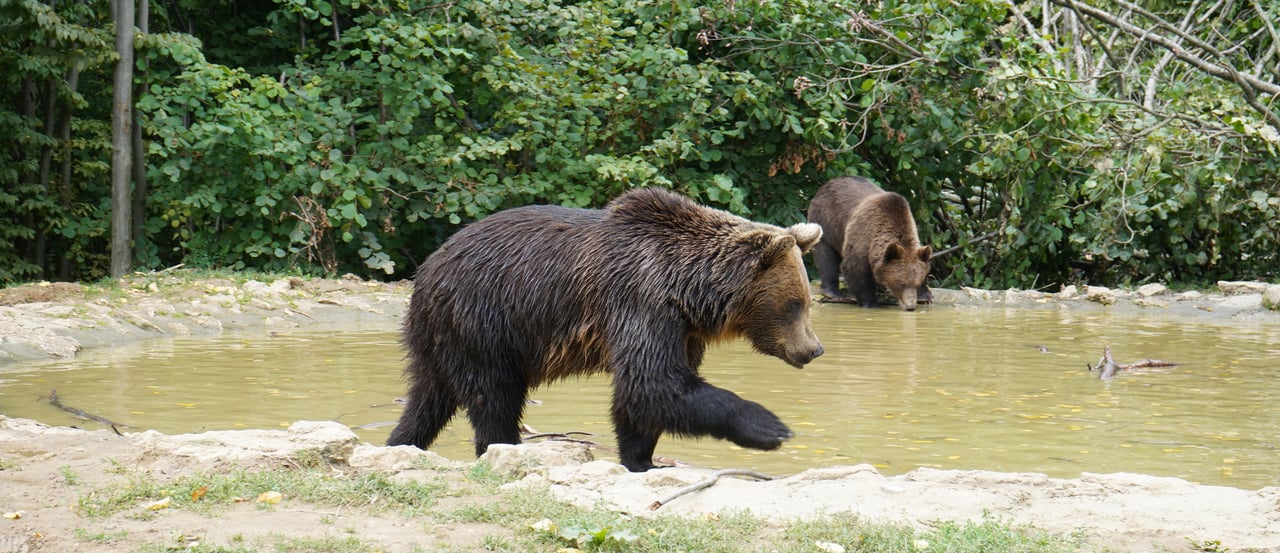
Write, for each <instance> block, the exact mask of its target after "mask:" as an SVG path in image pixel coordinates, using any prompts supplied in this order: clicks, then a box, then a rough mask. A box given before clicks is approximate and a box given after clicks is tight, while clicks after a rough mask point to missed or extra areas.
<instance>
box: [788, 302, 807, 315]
mask: <svg viewBox="0 0 1280 553" xmlns="http://www.w3.org/2000/svg"><path fill="white" fill-rule="evenodd" d="M803 310H804V302H802V301H800V300H791V301H788V302H787V313H788V314H789V315H792V316H795V315H799V314H800V312H801V311H803Z"/></svg>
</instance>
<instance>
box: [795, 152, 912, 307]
mask: <svg viewBox="0 0 1280 553" xmlns="http://www.w3.org/2000/svg"><path fill="white" fill-rule="evenodd" d="M809 221H810V222H813V223H817V224H818V225H820V226H821V227H822V240H821V241H820V242H819V243H818V245H817V246H814V248H813V261H814V264H815V265H817V268H818V278H819V279H820V280H821V281H822V293H823V294H824V295H825V296H826V297H827V298H828V299H830V300H832V301H849V299H848V297H846V296H845V295H844V294H843V293H841V292H840V277H841V276H843V277H844V285H845V287H846V288H847V289H848V290H849V292H850V293H852V295H853V297H854V298H855V300H856V301H857V302H858V304H860V305H862V306H863V307H875V306H876V305H878V303H879V302H878V301H877V300H876V285H877V284H880V285H882V286H884V287H885V288H887V289H888V290H889V292H890V293H891V294H893V296H894V297H895V298H897V300H898V304H899V305H900V306H901V307H902V308H903V309H905V310H907V311H913V310H915V308H916V304H917V303H932V302H933V293H932V292H930V291H929V287H928V286H927V285H926V283H925V280H926V279H927V278H928V276H929V258H930V257H931V256H932V255H933V248H931V247H929V246H921V245H920V238H919V236H918V235H917V234H916V221H915V218H914V217H912V215H911V206H909V205H908V204H907V199H906V198H903V197H902V195H901V194H898V193H895V192H886V191H885V190H883V189H881V188H880V187H879V186H876V185H875V183H873V182H871V181H869V180H867V179H864V178H862V177H839V178H835V179H831V180H830V181H827V183H826V184H823V185H822V188H819V189H818V193H817V194H814V196H813V200H812V201H811V202H810V203H809Z"/></svg>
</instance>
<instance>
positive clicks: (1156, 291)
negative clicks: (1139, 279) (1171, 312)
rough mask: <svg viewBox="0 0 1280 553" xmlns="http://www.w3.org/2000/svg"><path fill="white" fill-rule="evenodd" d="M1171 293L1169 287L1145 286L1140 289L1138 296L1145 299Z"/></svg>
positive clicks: (1156, 284)
mask: <svg viewBox="0 0 1280 553" xmlns="http://www.w3.org/2000/svg"><path fill="white" fill-rule="evenodd" d="M1168 293H1169V287H1168V286H1165V285H1163V284H1160V283H1152V284H1143V285H1142V286H1139V287H1138V295H1139V296H1142V297H1144V298H1149V297H1151V296H1162V295H1164V294H1168Z"/></svg>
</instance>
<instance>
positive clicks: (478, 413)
mask: <svg viewBox="0 0 1280 553" xmlns="http://www.w3.org/2000/svg"><path fill="white" fill-rule="evenodd" d="M487 384H488V385H487V386H485V387H484V388H483V389H482V390H480V391H479V392H478V393H476V394H470V395H471V396H472V397H473V398H474V399H472V400H471V401H470V402H469V403H467V418H468V419H470V420H471V428H472V429H474V430H475V434H476V438H475V439H476V457H479V456H481V455H484V452H485V451H487V450H488V449H489V445H490V444H518V443H520V417H521V416H523V415H524V403H525V400H526V399H527V396H528V393H529V387H528V386H527V385H526V384H525V383H524V382H523V381H519V380H517V379H514V378H512V379H507V378H503V379H500V380H497V381H494V382H489V383H487Z"/></svg>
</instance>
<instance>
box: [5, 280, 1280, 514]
mask: <svg viewBox="0 0 1280 553" xmlns="http://www.w3.org/2000/svg"><path fill="white" fill-rule="evenodd" d="M1155 311H1158V310H1155ZM813 320H814V327H815V329H816V331H817V332H818V335H819V337H820V338H821V339H822V341H823V344H824V345H825V347H826V351H827V353H826V355H824V356H823V357H821V358H819V359H818V360H816V361H815V362H814V363H812V364H811V365H809V366H808V367H806V368H805V369H804V370H796V369H793V368H791V367H789V366H787V365H785V364H784V363H782V362H781V361H778V360H776V359H773V358H769V357H764V356H761V355H758V354H755V353H753V352H752V351H751V350H750V348H749V347H748V346H747V345H746V344H745V343H741V342H739V343H734V344H729V345H723V346H718V347H716V348H714V349H713V350H711V351H710V352H709V353H708V356H707V362H706V364H705V365H704V367H703V374H704V376H705V377H706V378H707V379H708V380H710V381H711V382H712V383H715V384H717V385H719V386H722V387H725V388H728V389H731V390H733V391H735V392H737V393H739V394H741V395H743V396H745V397H747V398H749V399H753V400H756V401H759V402H760V403H763V404H764V405H766V406H767V407H769V408H770V409H772V410H773V411H774V412H776V413H778V415H779V416H781V417H782V419H783V420H784V421H786V422H787V423H788V424H789V425H790V426H791V427H792V429H793V430H794V431H795V432H796V434H797V436H796V437H795V438H794V439H792V440H791V441H789V442H787V443H786V444H785V445H784V446H783V448H782V449H780V450H778V451H772V452H759V451H752V450H744V449H742V448H738V447H736V446H733V445H732V444H730V443H727V442H721V441H717V440H710V439H704V440H693V439H676V438H670V437H667V438H663V440H662V441H661V442H659V444H658V451H657V453H658V455H662V456H666V457H671V458H676V459H680V460H682V461H686V462H689V463H693V464H697V465H702V466H710V467H742V468H754V469H757V470H761V471H765V472H770V473H774V474H780V475H784V474H792V473H795V472H799V471H802V470H805V469H808V468H812V467H821V466H831V465H849V464H857V463H871V464H873V465H875V466H876V467H878V468H879V469H880V471H881V472H883V473H885V474H899V473H903V472H906V471H909V470H912V469H914V468H917V467H934V468H955V469H981V470H994V471H1008V472H1043V473H1046V474H1049V475H1050V476H1057V477H1074V476H1077V475H1078V474H1079V473H1081V472H1104V473H1105V472H1137V473H1146V474H1154V475H1162V476H1177V477H1181V478H1185V479H1187V480H1190V481H1193V482H1198V483H1203V484H1220V485H1229V486H1235V487H1241V488H1246V489H1252V488H1258V487H1263V486H1269V485H1276V484H1277V483H1280V452H1277V451H1276V448H1277V447H1280V385H1277V383H1278V382H1280V325H1277V324H1274V323H1222V324H1214V323H1206V322H1205V321H1202V320H1186V319H1182V320H1179V319H1175V318H1171V317H1168V316H1166V315H1163V314H1162V313H1159V312H1153V313H1152V314H1150V315H1142V314H1139V315H1134V314H1132V313H1128V314H1124V315H1123V316H1121V315H1117V314H1115V313H1113V312H1111V311H1109V310H1075V309H1055V308H1041V309H1034V308H1033V309H1027V308H1016V309H1015V308H1005V307H1002V306H998V305H994V306H981V307H974V306H948V305H934V306H929V307H926V308H924V309H921V310H919V311H917V312H915V313H905V312H901V311H899V310H897V309H893V308H882V309H862V308H857V307H853V306H847V305H817V306H815V308H814V312H813ZM396 330H397V329H396V325H394V324H391V323H387V324H385V325H382V326H377V325H375V326H359V327H351V328H348V329H344V330H342V331H340V332H334V331H327V332H301V331H300V332H294V333H289V334H282V335H270V334H267V333H256V334H228V335H223V336H221V337H217V338H204V339H182V338H177V339H163V340H152V341H147V342H142V343H137V344H132V345H127V346H122V347H117V348H110V349H105V348H103V349H96V350H90V351H87V352H84V353H82V355H81V356H80V357H79V358H76V359H71V360H59V361H42V362H26V363H20V364H12V365H7V366H4V367H0V413H3V414H5V415H9V416H17V417H25V418H31V419H35V420H39V421H42V422H46V423H49V424H59V425H76V426H80V427H84V428H101V425H99V424H96V423H93V422H88V421H83V420H78V419H76V418H74V417H72V416H71V415H70V414H67V413H65V412H63V411H61V410H59V409H57V408H56V407H54V406H53V405H51V404H50V402H49V401H48V400H47V399H45V398H47V396H48V394H49V392H50V390H53V389H56V390H57V392H58V395H59V397H60V399H61V400H62V402H63V403H65V404H66V405H69V406H73V407H76V408H79V409H82V410H84V411H87V412H90V413H93V414H96V415H100V416H103V417H106V418H109V419H112V420H114V421H117V422H120V423H123V424H126V425H129V427H130V428H128V429H126V430H133V431H138V430H142V429H155V430H158V431H161V432H164V433H170V434H173V433H187V432H199V431H203V430H221V429H237V428H282V427H286V426H288V425H289V424H290V423H292V422H294V421H298V420H338V421H340V422H342V423H345V424H348V425H351V426H353V427H357V432H358V433H359V434H360V435H361V437H362V438H364V439H365V440H368V441H370V442H372V443H382V441H383V440H385V438H386V436H387V434H388V433H389V432H390V426H389V423H391V422H393V421H394V420H395V419H396V418H397V417H398V416H399V412H400V407H399V406H398V405H396V404H394V399H395V398H396V397H398V396H400V395H402V394H403V393H404V382H403V380H402V379H401V369H402V367H403V358H402V357H403V354H402V352H401V350H400V349H399V346H398V343H397V338H398V336H397V333H396ZM1108 345H1109V346H1111V347H1112V348H1113V350H1114V351H1115V356H1116V358H1117V361H1119V362H1128V361H1137V360H1141V359H1148V358H1156V359H1162V360H1169V361H1178V362H1180V363H1182V364H1181V365H1178V366H1176V367H1169V368H1160V369H1151V370H1148V371H1145V372H1141V373H1126V374H1122V375H1120V376H1119V377H1117V378H1115V379H1113V380H1110V381H1102V380H1099V379H1098V378H1097V376H1096V374H1095V373H1091V372H1089V371H1088V370H1087V369H1086V367H1087V366H1088V365H1089V364H1091V363H1095V362H1097V360H1098V358H1099V357H1100V356H1101V352H1102V349H1103V347H1104V346H1108ZM608 386H609V382H608V378H607V377H605V376H599V377H593V378H586V379H578V380H569V381H563V382H558V383H556V384H553V385H550V386H547V387H544V388H542V389H539V390H537V391H535V392H534V394H533V398H534V399H535V400H536V402H534V404H531V405H530V406H529V407H528V408H527V411H526V413H527V414H526V418H525V422H526V423H527V424H529V425H530V426H532V427H533V428H536V429H537V430H539V431H542V432H568V431H585V432H591V433H595V434H598V435H599V436H597V437H596V438H594V439H595V440H596V441H599V442H600V443H602V444H605V445H610V446H611V445H612V442H613V440H612V436H611V429H610V425H609V422H608V401H609V388H608ZM470 438H471V429H470V427H469V426H467V424H466V419H465V417H463V416H459V417H458V418H456V419H455V421H454V425H453V426H452V427H450V428H449V429H447V430H446V431H445V433H444V434H443V435H442V436H441V439H440V441H439V443H438V444H437V445H436V447H434V448H433V449H435V450H437V451H438V452H440V453H441V454H443V455H445V456H446V457H451V458H455V459H461V460H466V459H471V458H472V454H471V445H470V444H469V440H470ZM604 456H605V458H611V456H609V455H607V454H605V455H604Z"/></svg>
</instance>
